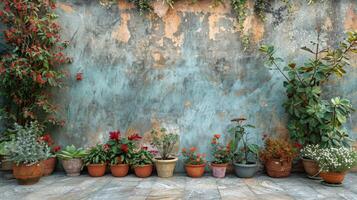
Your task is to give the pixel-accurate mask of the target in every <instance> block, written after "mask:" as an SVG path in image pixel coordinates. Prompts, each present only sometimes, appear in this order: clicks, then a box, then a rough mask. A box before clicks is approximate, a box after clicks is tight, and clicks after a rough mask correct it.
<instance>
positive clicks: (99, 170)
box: [87, 164, 107, 177]
mask: <svg viewBox="0 0 357 200" xmlns="http://www.w3.org/2000/svg"><path fill="white" fill-rule="evenodd" d="M106 168H107V164H89V165H88V166H87V169H88V174H89V176H92V177H100V176H104V174H105V170H106Z"/></svg>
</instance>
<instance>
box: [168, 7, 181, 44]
mask: <svg viewBox="0 0 357 200" xmlns="http://www.w3.org/2000/svg"><path fill="white" fill-rule="evenodd" d="M163 19H164V23H165V37H166V38H168V39H170V40H171V41H172V42H173V44H174V45H175V46H176V47H178V46H181V45H182V43H183V34H182V33H181V34H178V33H177V32H178V30H179V27H180V24H181V18H180V16H179V15H178V14H177V12H176V10H174V9H172V10H170V11H169V12H168V13H167V15H166V16H165V17H164V18H163Z"/></svg>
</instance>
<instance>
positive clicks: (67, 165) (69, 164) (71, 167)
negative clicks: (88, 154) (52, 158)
mask: <svg viewBox="0 0 357 200" xmlns="http://www.w3.org/2000/svg"><path fill="white" fill-rule="evenodd" d="M62 165H63V168H64V170H65V171H66V173H67V176H79V175H80V174H81V170H82V165H83V161H82V159H80V158H74V159H69V160H62Z"/></svg>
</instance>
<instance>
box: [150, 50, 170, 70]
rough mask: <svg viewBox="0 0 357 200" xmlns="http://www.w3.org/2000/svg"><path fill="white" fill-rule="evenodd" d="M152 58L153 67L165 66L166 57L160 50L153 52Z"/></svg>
mask: <svg viewBox="0 0 357 200" xmlns="http://www.w3.org/2000/svg"><path fill="white" fill-rule="evenodd" d="M151 56H152V58H153V59H154V65H153V66H154V68H159V69H160V68H163V67H165V63H166V59H165V58H164V56H163V55H162V53H160V52H153V53H152V55H151Z"/></svg>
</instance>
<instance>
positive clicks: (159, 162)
mask: <svg viewBox="0 0 357 200" xmlns="http://www.w3.org/2000/svg"><path fill="white" fill-rule="evenodd" d="M151 135H152V139H153V141H152V144H153V146H154V147H155V148H156V149H157V150H158V154H159V155H160V157H156V158H154V162H155V167H156V171H157V174H158V176H159V177H162V178H167V177H172V176H173V173H174V170H175V166H176V162H177V160H178V158H177V157H175V156H173V155H172V151H173V148H174V146H175V144H176V143H177V141H178V140H179V136H178V135H177V134H174V133H166V129H165V128H161V130H160V131H157V130H155V129H153V130H152V131H151Z"/></svg>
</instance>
